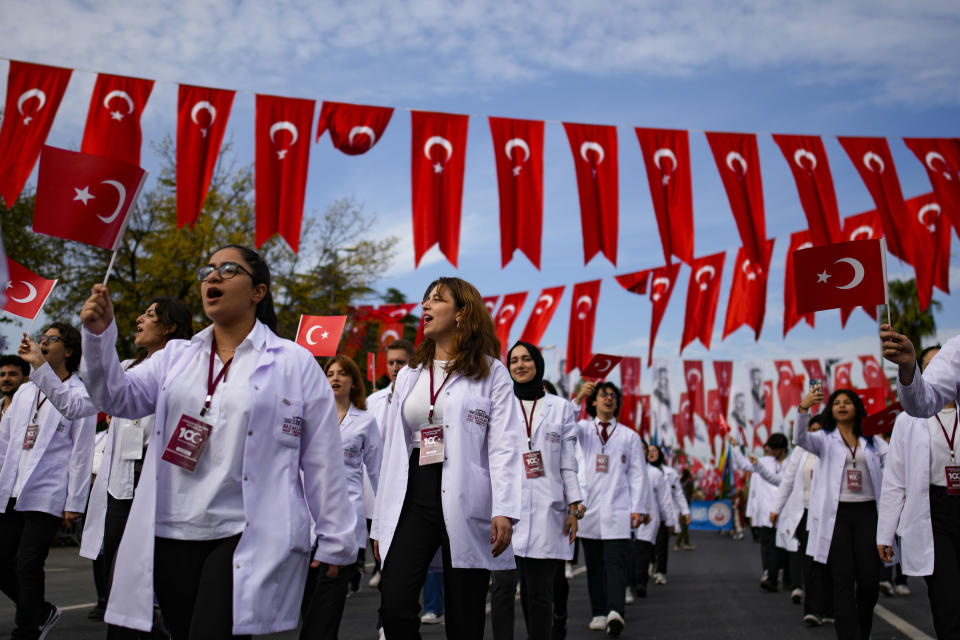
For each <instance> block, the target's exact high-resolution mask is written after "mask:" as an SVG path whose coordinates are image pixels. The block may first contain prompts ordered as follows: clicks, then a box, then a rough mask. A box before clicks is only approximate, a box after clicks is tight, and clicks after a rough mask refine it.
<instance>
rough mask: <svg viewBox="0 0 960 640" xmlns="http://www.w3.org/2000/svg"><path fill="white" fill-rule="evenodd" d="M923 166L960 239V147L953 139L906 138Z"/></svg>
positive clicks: (909, 147) (906, 141) (906, 142)
mask: <svg viewBox="0 0 960 640" xmlns="http://www.w3.org/2000/svg"><path fill="white" fill-rule="evenodd" d="M903 142H904V143H905V144H906V145H907V148H908V149H910V151H913V153H914V155H915V156H917V160H919V161H920V162H921V164H923V168H924V169H926V170H927V176H928V177H929V178H930V184H931V185H933V192H934V193H935V194H937V202H939V203H940V206H941V207H943V213H944V214H945V215H946V216H947V219H948V220H950V222H951V224H952V225H953V228H954V229H955V230H956V232H957V235H958V236H960V144H957V142H956V140H955V139H951V138H904V139H903Z"/></svg>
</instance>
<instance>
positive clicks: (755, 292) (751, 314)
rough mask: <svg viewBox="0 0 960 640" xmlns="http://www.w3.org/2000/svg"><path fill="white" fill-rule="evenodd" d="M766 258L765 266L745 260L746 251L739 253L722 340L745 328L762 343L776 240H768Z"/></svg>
mask: <svg viewBox="0 0 960 640" xmlns="http://www.w3.org/2000/svg"><path fill="white" fill-rule="evenodd" d="M766 250H767V255H766V256H764V258H763V262H762V263H757V262H754V261H753V260H751V259H750V258H748V257H747V256H746V252H745V251H744V250H743V247H740V249H739V250H738V251H737V261H736V263H735V264H734V265H733V284H732V285H731V286H730V300H729V301H728V302H727V318H726V321H725V322H724V325H723V337H724V338H726V337H727V336H728V335H730V334H731V333H733V332H734V331H736V330H737V329H739V328H740V327H742V326H744V325H746V326H748V327H750V328H752V329H753V331H754V339H755V340H759V339H760V330H761V329H763V317H764V315H765V314H766V312H767V275H768V274H769V273H770V256H771V255H773V240H772V239H770V240H767V246H766Z"/></svg>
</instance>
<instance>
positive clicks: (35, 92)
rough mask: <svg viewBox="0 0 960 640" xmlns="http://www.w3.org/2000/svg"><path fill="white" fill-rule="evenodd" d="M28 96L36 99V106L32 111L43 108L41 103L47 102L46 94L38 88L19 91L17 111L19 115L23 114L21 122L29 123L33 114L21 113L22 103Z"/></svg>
mask: <svg viewBox="0 0 960 640" xmlns="http://www.w3.org/2000/svg"><path fill="white" fill-rule="evenodd" d="M30 98H36V99H37V108H36V109H34V110H33V112H34V113H36V112H37V111H40V109H43V105H45V104H46V103H47V94H45V93H44V92H43V91H41V90H40V89H38V88H33V89H27V90H26V91H24V92H23V93H21V94H20V97H19V98H17V111H19V112H20V115H22V116H25V117H24V118H23V124H30V121H31V120H33V116H28V115H26V114H24V113H23V103H24V102H26V101H27V100H29V99H30Z"/></svg>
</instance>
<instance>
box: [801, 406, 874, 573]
mask: <svg viewBox="0 0 960 640" xmlns="http://www.w3.org/2000/svg"><path fill="white" fill-rule="evenodd" d="M809 422H810V412H809V411H808V412H807V413H799V414H798V415H797V423H796V425H794V439H795V440H796V441H797V446H799V447H803V448H804V449H806V450H807V451H809V452H810V453H812V454H814V455H815V456H817V457H819V458H820V461H819V462H818V463H817V468H816V470H815V471H814V472H813V476H814V477H815V478H817V481H816V482H815V483H814V484H813V486H812V487H811V489H810V506H809V507H808V508H807V530H808V531H809V532H810V536H809V537H808V538H807V555H808V556H812V557H813V559H814V560H816V561H817V562H820V563H822V564H826V563H827V556H828V555H829V554H830V542H831V541H832V540H833V528H834V525H835V524H836V521H837V507H838V505H839V504H840V484H841V482H843V466H844V464H845V463H846V461H847V455H848V454H849V453H850V450H849V449H847V445H846V443H845V442H844V441H843V436H841V435H840V431H839V429H834V430H833V431H831V432H830V433H827V432H825V431H822V430H821V431H814V432H813V433H811V432H809V431H807V424H808V423H809ZM873 442H874V446H872V447H868V446H867V441H866V439H865V438H862V437H861V438H860V444H859V446H860V447H861V448H862V450H863V453H864V455H865V456H866V459H867V469H868V470H869V471H870V481H871V482H872V483H873V495H875V496H877V497H878V500H879V496H880V495H881V494H880V486H881V483H882V482H883V460H884V458H885V457H886V454H887V443H886V442H884V441H883V439H882V438H876V437H874V438H873Z"/></svg>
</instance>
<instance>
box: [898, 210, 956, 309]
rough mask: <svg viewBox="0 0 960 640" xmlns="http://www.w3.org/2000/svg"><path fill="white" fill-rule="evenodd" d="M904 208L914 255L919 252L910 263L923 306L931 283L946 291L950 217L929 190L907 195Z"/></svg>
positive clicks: (920, 303) (948, 282)
mask: <svg viewBox="0 0 960 640" xmlns="http://www.w3.org/2000/svg"><path fill="white" fill-rule="evenodd" d="M906 210H907V218H908V221H907V222H908V224H909V225H910V226H911V227H912V228H913V240H914V243H915V251H916V255H917V256H921V257H920V258H918V259H917V260H916V261H915V263H916V264H915V266H914V270H915V272H916V277H917V280H916V281H917V298H918V302H919V305H920V309H926V308H927V307H928V306H929V305H930V300H931V298H932V297H933V287H934V286H936V287H937V288H938V289H940V290H941V291H943V292H944V293H950V241H951V237H952V234H951V233H950V221H949V220H948V219H947V217H946V216H944V215H942V209H941V207H940V203H939V202H938V201H937V199H936V195H935V194H933V193H927V194H924V195H922V196H917V197H916V198H910V199H909V200H907V202H906Z"/></svg>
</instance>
